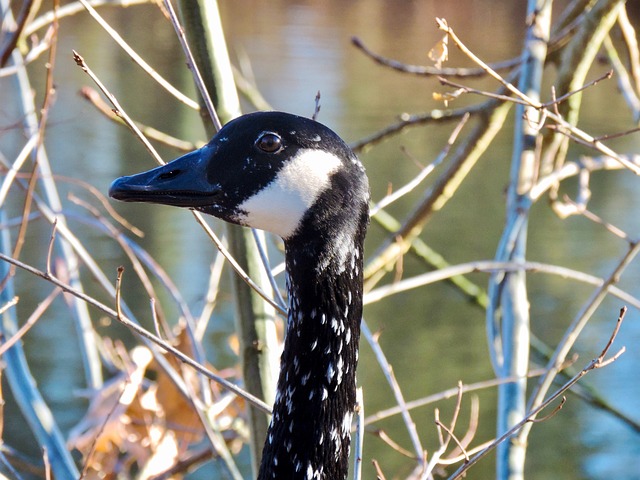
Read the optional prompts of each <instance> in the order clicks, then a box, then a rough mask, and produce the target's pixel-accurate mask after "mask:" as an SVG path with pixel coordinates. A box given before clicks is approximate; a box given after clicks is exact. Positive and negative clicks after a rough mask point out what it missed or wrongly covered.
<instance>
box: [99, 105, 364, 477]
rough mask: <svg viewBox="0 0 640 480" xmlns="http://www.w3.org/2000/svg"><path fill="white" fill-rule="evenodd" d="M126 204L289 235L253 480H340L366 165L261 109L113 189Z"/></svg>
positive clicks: (336, 140) (329, 136)
mask: <svg viewBox="0 0 640 480" xmlns="http://www.w3.org/2000/svg"><path fill="white" fill-rule="evenodd" d="M109 195H110V196H111V197H113V198H115V199H117V200H123V201H128V202H151V203H160V204H165V205H174V206H179V207H187V208H191V209H195V210H198V211H201V212H204V213H208V214H210V215H213V216H215V217H218V218H220V219H222V220H226V221H228V222H231V223H236V224H239V225H245V226H249V227H253V228H259V229H263V230H267V231H269V232H272V233H274V234H276V235H279V236H280V237H282V239H283V240H284V245H285V258H286V273H287V276H286V285H287V291H288V302H289V310H288V320H287V333H286V339H285V345H284V352H283V354H282V359H281V369H280V376H279V380H278V388H277V393H276V399H275V404H274V407H273V417H272V419H271V424H270V426H269V430H268V434H267V439H266V441H265V445H264V450H263V455H262V463H261V466H260V472H259V475H258V478H259V479H271V478H278V479H330V480H340V479H345V478H346V477H347V473H348V468H349V467H348V459H349V449H350V430H351V421H352V416H353V412H354V408H355V403H356V376H355V374H356V365H357V362H358V343H359V337H360V320H361V316H362V280H363V277H362V265H363V242H364V237H365V233H366V229H367V225H368V223H369V208H368V205H369V186H368V180H367V176H366V174H365V170H364V167H363V166H362V164H361V163H360V161H359V160H358V158H357V157H356V156H355V154H354V153H353V152H352V151H351V150H350V149H349V147H348V146H347V145H346V144H345V143H344V142H343V141H342V140H341V139H340V137H338V136H337V135H336V134H335V133H334V132H333V131H331V130H330V129H329V128H327V127H325V126H324V125H322V124H320V123H318V122H316V121H314V120H310V119H307V118H303V117H299V116H295V115H291V114H287V113H281V112H258V113H252V114H248V115H244V116H242V117H239V118H237V119H235V120H233V121H231V122H229V123H228V124H227V125H225V126H224V127H223V128H222V129H221V130H220V131H219V132H218V133H217V134H216V135H215V136H214V137H213V138H212V139H211V141H210V142H209V143H208V144H207V145H205V146H204V147H202V148H200V149H198V150H196V151H194V152H191V153H188V154H186V155H184V156H182V157H180V158H178V159H176V160H174V161H172V162H171V163H168V164H167V165H164V166H161V167H157V168H154V169H153V170H149V171H147V172H143V173H139V174H137V175H133V176H128V177H122V178H119V179H117V180H115V181H114V182H113V184H112V185H111V188H110V190H109Z"/></svg>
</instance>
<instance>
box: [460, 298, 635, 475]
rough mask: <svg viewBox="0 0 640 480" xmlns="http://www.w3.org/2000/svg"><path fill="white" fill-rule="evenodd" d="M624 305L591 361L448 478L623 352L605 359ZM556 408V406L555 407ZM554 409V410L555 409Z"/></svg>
mask: <svg viewBox="0 0 640 480" xmlns="http://www.w3.org/2000/svg"><path fill="white" fill-rule="evenodd" d="M626 311H627V309H626V307H623V308H621V309H620V315H619V316H618V319H617V322H616V326H615V328H614V329H613V332H612V333H611V335H610V336H609V339H608V341H607V344H606V345H605V347H604V348H603V349H602V351H601V352H600V354H599V355H598V356H597V357H596V358H595V359H594V360H592V361H591V362H589V363H588V364H587V365H586V366H585V367H584V368H583V369H582V370H580V371H579V372H578V373H577V374H576V375H574V376H573V377H572V378H571V379H569V381H567V382H566V383H565V384H564V385H562V386H561V387H560V388H559V389H558V390H556V391H555V392H554V393H553V394H552V395H551V396H549V397H548V398H547V399H545V400H544V401H543V402H541V403H540V405H538V406H537V407H536V408H534V409H533V410H531V411H529V413H528V414H527V415H526V416H525V417H524V418H523V419H522V420H521V421H520V422H518V423H517V424H515V425H514V426H513V427H512V428H511V429H509V430H508V431H507V432H505V433H504V434H503V435H501V436H500V437H499V438H497V439H496V440H495V441H493V442H492V443H491V445H489V446H488V447H487V448H486V449H484V450H483V451H481V452H479V453H478V454H476V455H474V456H473V457H472V458H471V459H470V460H469V461H468V462H466V463H465V464H464V465H463V466H461V467H460V468H459V469H458V470H457V471H456V472H454V474H453V475H451V476H450V477H449V480H455V479H458V478H463V477H464V476H465V472H466V471H467V470H468V469H469V468H471V467H472V466H473V465H475V464H476V463H477V462H478V461H480V460H481V459H482V458H484V457H485V456H486V455H487V454H488V453H489V452H490V451H492V450H493V449H494V448H495V447H496V446H497V445H498V444H500V443H502V442H504V441H505V440H507V439H508V438H510V437H512V436H513V435H515V434H516V433H518V432H519V431H520V430H521V429H522V428H523V427H524V426H525V425H527V424H529V423H531V422H532V420H534V419H536V418H537V416H538V414H539V413H540V412H542V411H543V410H544V409H545V408H547V407H548V406H549V405H551V404H552V403H553V402H554V401H555V400H556V399H558V398H560V397H562V396H563V395H564V393H565V392H566V391H567V390H569V389H570V388H571V387H572V386H573V385H575V384H576V383H577V382H578V381H579V380H580V379H581V378H582V377H584V376H585V375H587V374H588V373H589V372H591V371H593V370H595V369H598V368H602V367H605V366H607V365H610V364H611V363H612V362H614V361H616V360H617V359H618V358H619V357H620V355H622V353H624V351H625V348H624V347H622V348H621V349H620V350H619V351H618V352H617V353H616V354H614V355H613V356H612V357H611V358H609V359H606V358H605V357H606V356H607V355H608V354H609V350H610V349H611V346H612V345H613V342H614V340H615V338H616V336H617V335H618V332H619V331H620V326H621V324H622V321H623V320H624V316H625V314H626ZM556 409H557V407H556ZM556 409H554V411H555V410H556Z"/></svg>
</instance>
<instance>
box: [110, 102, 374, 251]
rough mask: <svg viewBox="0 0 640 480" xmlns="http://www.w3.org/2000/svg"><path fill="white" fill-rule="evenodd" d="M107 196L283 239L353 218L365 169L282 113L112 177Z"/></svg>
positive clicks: (230, 126) (313, 126)
mask: <svg viewBox="0 0 640 480" xmlns="http://www.w3.org/2000/svg"><path fill="white" fill-rule="evenodd" d="M109 195H110V196H111V197H112V198H114V199H116V200H121V201H125V202H149V203H158V204H164V205H173V206H178V207H186V208H190V209H194V210H198V211H200V212H203V213H207V214H210V215H213V216H215V217H218V218H220V219H222V220H225V221H227V222H231V223H235V224H239V225H244V226H249V227H253V228H259V229H262V230H266V231H270V232H272V233H275V234H276V235H279V236H280V237H282V238H283V239H285V240H287V239H289V238H291V237H293V236H295V235H296V234H297V233H299V232H300V230H301V229H302V228H303V225H304V224H305V221H306V220H307V219H308V218H309V217H311V216H315V217H318V216H320V217H321V218H322V219H324V220H323V223H325V224H328V223H330V218H331V217H332V211H333V213H336V211H339V212H341V213H342V216H344V215H345V214H349V215H354V214H355V210H358V211H362V210H363V209H366V205H367V202H368V198H369V197H368V183H367V178H366V175H365V173H364V168H363V167H362V165H361V164H360V162H359V160H358V159H357V157H356V156H355V154H354V153H353V152H352V151H351V149H350V148H349V147H348V146H347V145H346V144H345V143H344V142H343V141H342V139H340V137H339V136H338V135H336V134H335V133H334V132H333V131H332V130H330V129H329V128H327V127H326V126H324V125H322V124H320V123H318V122H316V121H314V120H311V119H308V118H304V117H299V116H296V115H291V114H288V113H282V112H256V113H251V114H247V115H243V116H241V117H239V118H237V119H235V120H233V121H231V122H229V123H227V124H226V125H225V126H224V127H223V128H222V129H221V130H220V131H219V132H218V133H217V134H216V135H215V136H214V137H213V138H212V139H211V141H210V142H209V143H207V144H206V145H205V146H204V147H202V148H200V149H198V150H195V151H193V152H190V153H188V154H186V155H184V156H182V157H180V158H177V159H176V160H173V161H172V162H170V163H167V164H165V165H163V166H160V167H157V168H154V169H152V170H149V171H146V172H143V173H138V174H136V175H131V176H126V177H121V178H118V179H117V180H115V181H114V182H113V184H112V185H111V187H110V189H109ZM316 223H317V222H316Z"/></svg>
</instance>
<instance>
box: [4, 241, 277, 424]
mask: <svg viewBox="0 0 640 480" xmlns="http://www.w3.org/2000/svg"><path fill="white" fill-rule="evenodd" d="M0 260H4V261H5V262H7V263H10V264H11V265H14V266H16V267H18V268H20V269H22V270H24V271H26V272H29V273H31V274H33V275H35V276H38V277H40V278H42V279H44V280H46V281H48V282H51V283H53V284H54V285H57V286H59V287H60V288H61V289H62V290H63V291H65V292H67V293H70V294H72V295H73V296H75V297H76V298H78V299H80V300H82V301H84V302H86V303H88V304H89V305H91V306H93V307H95V308H97V309H98V310H100V311H101V312H103V313H104V314H105V315H107V316H109V317H111V318H113V319H115V320H117V321H118V322H120V323H122V324H123V325H124V326H126V327H128V328H129V329H131V330H133V331H134V332H136V333H137V334H138V335H140V336H142V337H144V338H146V339H147V340H150V341H151V342H153V343H155V344H156V345H158V346H159V347H160V348H161V349H163V350H165V351H167V352H169V353H171V354H172V355H173V356H175V357H176V358H177V359H178V360H180V361H181V362H183V363H185V364H187V365H189V366H190V367H192V368H193V369H194V370H196V371H198V372H200V373H202V374H204V375H205V376H207V377H208V378H210V379H211V380H213V381H214V382H216V383H218V384H219V385H221V386H223V387H224V388H226V389H227V390H230V391H231V392H233V393H235V394H236V395H238V396H240V397H242V398H244V399H245V400H247V401H248V402H249V403H251V404H252V405H255V406H256V407H257V408H259V409H260V410H262V411H263V412H265V413H269V414H270V413H271V408H270V407H269V406H268V405H266V404H265V403H264V402H263V401H262V400H260V399H259V398H257V397H254V396H253V395H251V394H249V393H247V392H245V391H244V390H242V389H241V388H240V387H238V386H237V385H234V384H233V383H231V382H229V381H228V380H227V379H225V378H223V377H221V376H219V375H216V374H215V373H213V372H212V371H210V370H209V369H208V368H206V367H205V366H203V365H201V364H199V363H198V362H196V361H194V360H193V359H192V358H190V357H188V356H187V355H185V354H184V353H182V352H181V351H180V350H178V349H177V348H175V347H173V346H172V345H170V344H168V343H167V342H165V341H164V340H162V339H161V338H158V337H157V336H156V335H154V334H153V333H151V332H149V331H148V330H145V329H144V328H142V327H141V326H140V325H138V324H136V323H134V322H133V321H131V320H130V319H129V318H127V317H125V316H124V315H122V314H119V313H118V311H116V310H113V309H112V308H110V307H108V306H106V305H105V304H103V303H101V302H99V301H98V300H96V299H95V298H93V297H91V296H89V295H87V294H86V293H84V292H80V291H78V290H76V289H74V288H73V287H71V286H70V285H68V284H66V283H64V282H62V281H61V280H59V279H57V278H56V277H53V276H48V275H47V274H46V273H45V272H43V271H41V270H38V269H37V268H34V267H32V266H31V265H28V264H26V263H24V262H21V261H19V260H17V259H15V258H12V257H9V256H7V255H5V254H4V253H0Z"/></svg>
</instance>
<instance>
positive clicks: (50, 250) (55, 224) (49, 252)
mask: <svg viewBox="0 0 640 480" xmlns="http://www.w3.org/2000/svg"><path fill="white" fill-rule="evenodd" d="M57 227H58V217H56V218H54V219H53V225H52V226H51V235H50V236H49V247H48V248H47V275H51V257H52V255H53V244H54V242H55V240H56V229H57Z"/></svg>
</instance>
